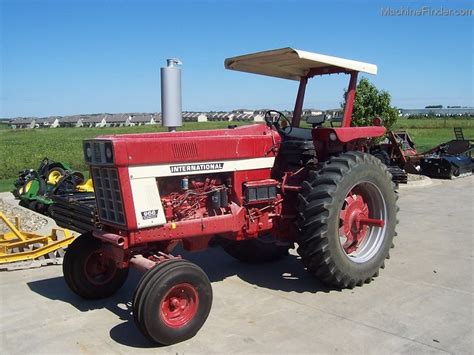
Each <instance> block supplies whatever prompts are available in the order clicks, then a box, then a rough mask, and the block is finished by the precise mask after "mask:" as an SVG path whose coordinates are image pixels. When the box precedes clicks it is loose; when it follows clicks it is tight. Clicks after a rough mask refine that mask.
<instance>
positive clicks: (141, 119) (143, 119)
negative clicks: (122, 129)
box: [129, 113, 157, 126]
mask: <svg viewBox="0 0 474 355" xmlns="http://www.w3.org/2000/svg"><path fill="white" fill-rule="evenodd" d="M129 120H130V121H129V125H130V126H142V125H150V124H156V123H157V122H156V121H155V116H154V115H151V114H148V113H147V114H130V115H129Z"/></svg>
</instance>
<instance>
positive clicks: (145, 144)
mask: <svg viewBox="0 0 474 355" xmlns="http://www.w3.org/2000/svg"><path fill="white" fill-rule="evenodd" d="M170 63H171V64H170ZM175 64H176V62H174V61H169V68H168V69H169V70H168V71H169V72H170V73H171V74H169V73H167V72H165V71H164V69H165V68H163V69H162V100H164V101H163V104H162V111H163V120H164V121H165V123H166V120H167V119H170V120H175V119H176V117H168V118H167V116H170V115H176V114H177V115H178V116H180V114H181V113H180V105H181V96H180V92H179V89H176V87H177V85H174V84H170V83H169V82H167V81H166V80H165V81H163V78H164V76H169V77H173V76H174V74H173V73H178V72H175V71H174V70H180V69H179V68H178V67H176V66H175ZM225 67H226V68H227V69H231V70H237V71H243V72H249V73H255V74H262V75H267V76H272V77H277V78H283V79H290V80H297V81H299V89H298V94H297V97H296V103H295V107H294V111H293V114H292V117H291V118H289V117H286V116H285V115H284V114H283V113H281V112H278V111H274V110H271V111H267V112H266V113H265V123H262V124H251V125H246V126H240V127H229V128H228V129H218V130H204V131H193V132H185V131H178V132H176V131H174V130H172V131H170V132H163V133H144V134H121V135H104V136H100V137H98V138H96V139H91V140H86V141H84V145H83V147H84V156H85V160H86V162H87V164H88V165H89V167H90V174H91V176H92V179H93V183H94V188H95V196H96V203H97V209H98V214H99V217H100V223H101V225H102V229H101V230H94V231H92V232H89V233H85V234H83V235H81V236H79V237H78V238H77V239H75V241H74V242H73V243H72V244H71V245H70V246H69V248H68V250H67V252H66V255H65V258H64V264H63V271H64V278H65V281H66V283H67V284H68V286H69V287H70V289H71V290H72V291H74V292H75V293H76V294H78V295H80V296H82V297H83V298H86V299H99V298H104V297H108V296H111V295H112V294H114V293H115V292H116V291H117V290H118V289H119V288H120V287H121V286H122V285H123V284H124V282H125V280H126V278H127V274H128V271H129V268H130V267H136V268H138V269H140V270H142V271H145V273H144V275H143V277H142V278H141V280H140V282H139V283H138V286H137V288H136V291H135V294H134V296H133V317H134V320H135V323H136V325H137V326H138V328H139V329H140V331H141V332H142V333H143V335H144V336H145V337H147V338H148V339H150V340H151V341H152V342H156V343H160V344H173V343H177V342H180V341H183V340H186V339H189V338H191V337H193V336H194V335H195V334H196V333H197V331H198V330H199V329H200V328H201V327H202V325H203V324H204V322H205V321H206V318H207V316H208V314H209V312H210V309H211V304H212V288H211V284H210V282H209V279H208V277H207V276H206V274H205V273H204V272H203V270H202V269H201V268H200V267H199V266H197V265H195V264H193V263H191V262H189V261H186V260H184V259H182V258H181V257H179V256H173V255H172V254H171V253H172V251H173V249H174V248H175V247H176V246H177V245H181V246H182V247H183V248H184V249H185V250H188V251H196V250H203V249H206V248H207V247H208V246H209V243H210V242H211V240H212V241H213V242H212V243H211V244H215V243H214V241H216V240H218V241H219V244H220V245H222V246H223V248H224V250H225V251H226V252H227V253H228V254H230V255H231V256H232V257H235V258H237V259H239V260H241V261H244V262H264V261H273V260H276V259H278V258H280V257H283V256H285V255H287V253H288V250H289V249H290V248H292V247H293V246H294V245H295V244H296V245H297V252H298V254H299V255H300V257H301V261H302V263H303V266H304V267H305V268H306V269H307V270H308V272H309V273H310V274H311V275H314V276H315V277H316V278H317V279H319V280H320V281H321V282H323V283H325V284H328V285H331V286H332V287H335V288H353V287H355V286H362V285H363V284H364V283H369V282H370V281H371V280H372V279H373V278H374V277H376V276H378V274H379V269H380V268H383V267H384V262H385V259H387V258H388V257H389V250H390V248H391V247H392V245H393V244H392V240H393V237H394V235H395V226H396V224H397V216H396V214H397V205H396V203H397V196H396V193H395V185H394V184H393V183H392V180H391V175H390V173H389V172H388V171H387V168H386V166H385V165H383V164H382V163H381V161H380V160H379V159H377V158H376V157H374V156H372V155H369V154H368V153H367V150H368V148H367V147H368V142H369V141H370V140H371V139H373V138H375V137H380V136H382V135H383V134H384V133H385V129H384V128H383V127H382V126H380V120H379V119H378V120H376V122H377V123H378V124H379V125H375V123H374V126H371V127H351V116H352V108H353V102H354V97H355V94H356V83H357V75H358V73H359V72H365V73H369V74H376V72H377V67H376V66H375V65H372V64H367V63H362V62H356V61H352V60H347V59H341V58H336V57H331V56H326V55H321V54H315V53H310V52H305V51H300V50H295V49H292V48H283V49H277V50H270V51H265V52H259V53H254V54H248V55H243V56H238V57H233V58H228V59H226V60H225ZM329 74H347V75H349V77H350V81H349V86H348V89H347V94H346V103H345V108H344V111H343V118H342V121H341V122H340V124H339V125H337V127H333V126H334V125H329V124H327V123H324V120H325V119H327V117H326V116H324V115H321V116H312V117H310V118H309V119H308V120H307V123H306V126H307V127H308V128H302V127H300V121H301V117H302V111H303V99H304V95H305V89H306V84H307V82H308V80H309V79H310V78H313V77H315V76H320V75H329ZM165 79H166V78H165ZM167 80H168V79H167ZM163 83H164V84H163ZM173 92H175V94H176V95H177V96H179V97H177V96H176V95H175V94H173ZM168 102H177V103H178V106H179V109H175V108H176V106H175V107H174V108H173V107H165V106H166V105H168ZM169 105H171V106H172V105H174V104H173V103H170V104H169ZM374 122H375V121H374ZM170 125H171V126H175V127H176V126H180V123H179V122H178V123H172V124H168V126H170Z"/></svg>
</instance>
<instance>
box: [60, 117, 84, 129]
mask: <svg viewBox="0 0 474 355" xmlns="http://www.w3.org/2000/svg"><path fill="white" fill-rule="evenodd" d="M82 126H83V117H82V116H79V115H75V116H65V117H61V118H60V119H59V127H82Z"/></svg>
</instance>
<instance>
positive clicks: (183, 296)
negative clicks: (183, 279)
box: [160, 283, 199, 328]
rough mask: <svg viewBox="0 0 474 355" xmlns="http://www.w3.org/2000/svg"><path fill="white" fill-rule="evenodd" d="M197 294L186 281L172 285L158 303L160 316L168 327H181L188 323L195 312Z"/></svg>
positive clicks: (197, 300)
mask: <svg viewBox="0 0 474 355" xmlns="http://www.w3.org/2000/svg"><path fill="white" fill-rule="evenodd" d="M198 307H199V294H198V292H197V290H196V288H195V287H194V286H192V285H190V284H188V283H181V284H178V285H175V286H173V287H172V288H171V289H170V290H169V291H168V292H167V293H166V295H165V297H163V300H162V301H161V304H160V316H161V319H162V320H163V322H164V323H165V324H166V325H167V326H168V327H170V328H181V327H183V326H185V325H186V324H188V323H189V322H190V321H191V320H192V319H193V318H194V317H195V316H196V313H197V310H198Z"/></svg>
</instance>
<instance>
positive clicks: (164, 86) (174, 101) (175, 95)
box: [161, 58, 183, 132]
mask: <svg viewBox="0 0 474 355" xmlns="http://www.w3.org/2000/svg"><path fill="white" fill-rule="evenodd" d="M166 62H167V66H166V67H165V68H161V116H162V125H163V127H168V131H170V132H175V131H176V127H181V126H182V125H183V117H182V109H181V68H180V67H179V65H181V64H182V63H181V61H180V60H179V59H177V58H172V59H167V60H166Z"/></svg>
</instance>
